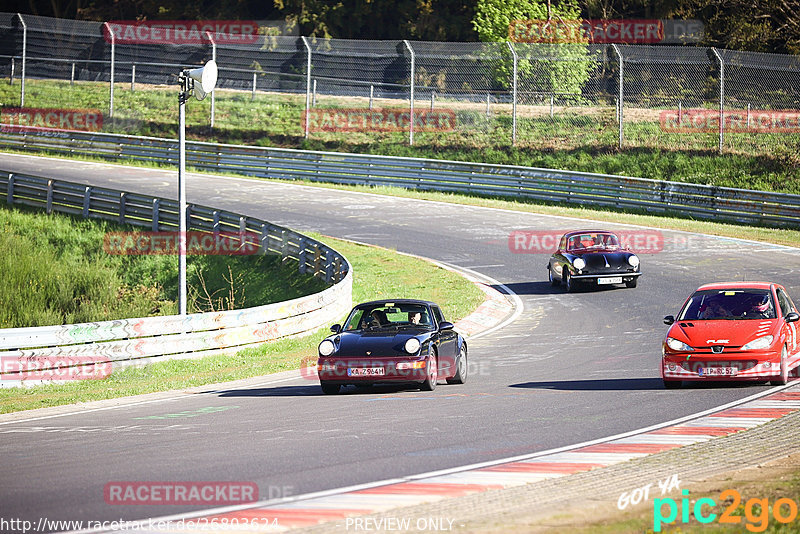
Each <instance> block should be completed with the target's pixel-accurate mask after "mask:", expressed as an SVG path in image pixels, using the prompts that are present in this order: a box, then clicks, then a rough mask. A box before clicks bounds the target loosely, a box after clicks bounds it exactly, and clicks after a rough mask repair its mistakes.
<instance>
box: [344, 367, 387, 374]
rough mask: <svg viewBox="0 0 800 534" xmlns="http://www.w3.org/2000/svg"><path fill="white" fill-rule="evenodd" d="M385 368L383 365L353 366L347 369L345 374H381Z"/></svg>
mask: <svg viewBox="0 0 800 534" xmlns="http://www.w3.org/2000/svg"><path fill="white" fill-rule="evenodd" d="M384 374H386V370H385V369H384V368H383V367H353V368H351V369H348V370H347V376H383V375H384Z"/></svg>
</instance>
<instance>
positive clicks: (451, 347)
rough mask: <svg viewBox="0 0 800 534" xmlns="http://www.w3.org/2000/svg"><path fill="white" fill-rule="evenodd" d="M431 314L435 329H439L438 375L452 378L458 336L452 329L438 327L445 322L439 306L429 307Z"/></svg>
mask: <svg viewBox="0 0 800 534" xmlns="http://www.w3.org/2000/svg"><path fill="white" fill-rule="evenodd" d="M431 312H433V317H434V318H435V319H436V328H437V329H439V332H438V336H439V374H440V375H443V376H452V375H453V373H455V369H456V368H455V364H456V355H457V354H458V334H456V331H455V330H453V329H450V330H441V329H440V328H441V326H440V325H441V324H442V323H443V322H445V318H444V315H443V314H442V310H440V309H439V306H436V305H433V306H431Z"/></svg>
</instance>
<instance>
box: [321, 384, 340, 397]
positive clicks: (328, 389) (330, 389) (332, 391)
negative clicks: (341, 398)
mask: <svg viewBox="0 0 800 534" xmlns="http://www.w3.org/2000/svg"><path fill="white" fill-rule="evenodd" d="M320 385H321V386H322V392H323V393H324V394H325V395H336V394H337V393H339V389H341V387H342V386H340V385H339V384H320Z"/></svg>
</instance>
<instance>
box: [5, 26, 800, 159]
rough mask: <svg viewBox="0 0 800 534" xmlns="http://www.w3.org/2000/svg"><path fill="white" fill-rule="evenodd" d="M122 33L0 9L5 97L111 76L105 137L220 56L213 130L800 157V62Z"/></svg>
mask: <svg viewBox="0 0 800 534" xmlns="http://www.w3.org/2000/svg"><path fill="white" fill-rule="evenodd" d="M108 28H109V27H108V23H105V24H104V23H98V22H85V21H74V20H64V19H54V18H47V17H37V16H33V15H22V14H17V13H0V36H2V39H0V69H2V70H0V73H2V75H4V76H7V77H8V79H9V81H10V82H11V83H15V82H16V81H19V83H20V92H19V99H18V102H17V101H15V102H3V105H4V106H10V105H16V104H17V103H18V104H19V105H20V106H22V107H24V106H40V107H42V106H49V107H56V106H57V107H61V108H70V107H76V105H78V103H79V102H80V105H83V106H86V105H87V101H86V97H80V98H79V97H78V95H77V94H76V93H75V92H74V91H70V90H68V89H64V90H62V91H60V92H58V93H55V94H54V93H52V92H51V93H48V95H47V97H46V99H44V100H43V99H42V98H44V97H36V96H35V94H34V93H32V92H31V90H30V88H28V89H27V97H26V85H25V81H26V80H34V79H35V80H61V81H64V82H66V81H67V80H69V82H70V84H76V83H79V82H98V83H103V84H108V87H107V90H106V91H105V92H104V93H103V94H102V96H101V94H100V93H98V94H95V95H93V96H92V97H91V98H92V99H93V100H92V102H91V103H90V104H88V105H91V106H94V107H97V108H99V109H103V110H104V112H106V113H107V117H108V118H109V119H112V120H106V121H105V123H104V129H105V131H112V132H118V133H119V132H125V131H130V128H132V127H138V126H139V125H140V124H141V121H142V113H141V107H140V106H141V105H142V102H141V101H140V100H138V99H137V98H135V96H134V93H135V91H136V90H137V89H136V88H137V86H139V87H143V86H147V87H148V88H150V89H153V88H157V87H159V86H164V85H174V84H175V82H176V75H177V74H178V72H179V71H180V69H182V68H184V67H187V66H192V65H200V64H202V63H203V62H204V61H205V60H207V59H209V58H214V59H216V61H217V63H218V64H219V66H220V80H219V89H220V90H219V91H216V92H215V94H214V93H212V97H211V98H210V99H209V100H210V102H209V103H207V104H206V103H204V104H203V105H204V106H206V107H204V108H203V110H204V113H208V119H207V124H208V125H209V126H211V127H226V124H227V125H229V126H230V127H235V126H234V125H232V124H233V123H236V124H240V123H241V121H242V120H244V118H247V117H258V119H254V120H258V121H259V125H260V126H261V127H262V128H263V131H264V132H265V133H274V134H276V135H292V136H305V137H313V138H319V139H323V140H325V139H327V138H329V137H330V136H331V135H333V134H337V133H341V132H342V131H344V132H353V135H354V136H356V138H357V139H360V138H363V139H364V140H365V141H370V140H371V141H374V140H376V139H384V138H387V137H389V138H391V137H392V136H394V137H399V138H400V139H407V142H408V143H414V142H421V141H422V142H432V143H434V142H438V141H439V140H441V139H443V138H444V139H449V140H451V141H453V142H456V143H458V142H466V143H469V144H471V145H473V146H474V145H478V146H481V145H486V146H493V145H511V144H516V145H518V146H525V147H532V148H553V147H558V148H566V149H569V148H578V147H595V148H598V147H599V148H603V147H615V146H618V147H653V148H667V149H676V150H719V151H725V150H730V151H738V150H755V151H770V150H772V151H782V150H783V151H785V150H788V149H787V147H791V146H796V144H797V142H798V141H800V90H799V89H798V87H800V58H798V57H796V56H787V55H778V54H764V53H754V52H738V51H732V50H722V49H716V48H703V47H695V46H666V45H658V46H656V45H617V44H609V45H606V44H602V45H601V44H581V43H559V44H548V43H523V42H496V43H475V42H473V43H453V42H419V41H362V40H346V39H316V38H306V37H292V36H274V35H268V34H266V33H265V34H263V35H258V36H257V37H258V38H256V39H253V40H252V41H251V42H248V43H239V44H233V43H230V42H219V40H218V39H216V38H215V36H214V35H213V34H212V33H211V32H209V33H207V34H206V36H205V38H204V39H203V40H202V42H192V43H177V42H175V43H169V42H164V41H163V40H162V41H158V42H135V43H132V42H128V41H124V42H117V41H116V40H115V39H114V38H110V35H111V34H112V33H113V32H110V31H109V29H108ZM128 86H129V89H128ZM115 88H116V96H115ZM81 98H82V99H81ZM256 100H257V102H256V104H253V103H252V101H256ZM256 106H260V107H258V108H256ZM170 119H172V118H170ZM236 121H238V122H236ZM171 122H172V123H174V122H175V121H174V120H171ZM126 128H127V130H126ZM358 136H361V137H358Z"/></svg>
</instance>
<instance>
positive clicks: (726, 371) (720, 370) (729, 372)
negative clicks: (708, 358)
mask: <svg viewBox="0 0 800 534" xmlns="http://www.w3.org/2000/svg"><path fill="white" fill-rule="evenodd" d="M697 374H698V375H700V376H736V375H737V374H739V368H738V367H701V368H700V369H698V370H697Z"/></svg>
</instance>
